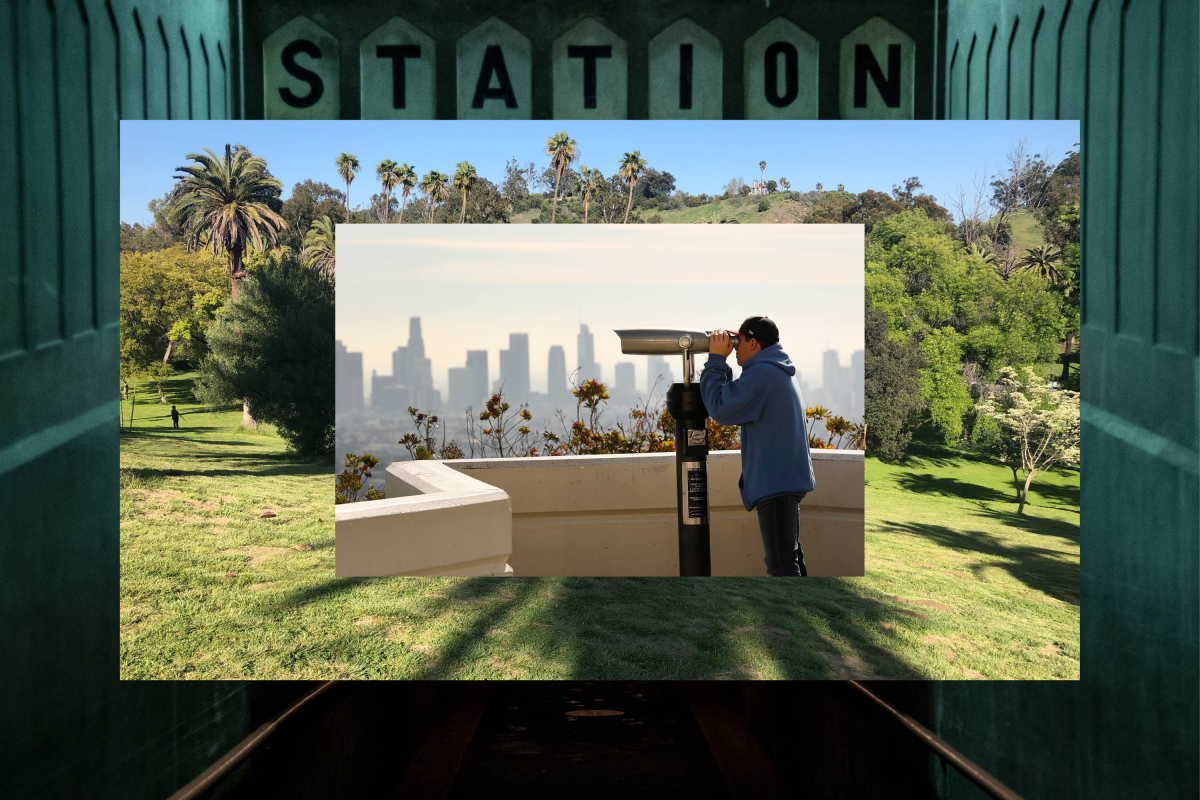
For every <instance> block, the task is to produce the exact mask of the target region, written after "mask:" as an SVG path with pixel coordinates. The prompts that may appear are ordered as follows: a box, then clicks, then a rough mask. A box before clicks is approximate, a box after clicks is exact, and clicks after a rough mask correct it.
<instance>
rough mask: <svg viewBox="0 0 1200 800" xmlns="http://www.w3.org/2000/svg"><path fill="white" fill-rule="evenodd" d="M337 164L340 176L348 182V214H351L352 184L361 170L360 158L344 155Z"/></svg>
mask: <svg viewBox="0 0 1200 800" xmlns="http://www.w3.org/2000/svg"><path fill="white" fill-rule="evenodd" d="M334 163H335V164H337V171H338V175H341V176H342V180H344V181H345V182H346V214H349V213H350V184H351V183H352V182H353V181H354V173H356V172H358V170H359V169H360V168H361V167H360V165H359V163H358V158H356V157H355V156H353V155H351V154H350V153H342V154H341V155H339V156H338V157H337V159H336V160H335V161H334Z"/></svg>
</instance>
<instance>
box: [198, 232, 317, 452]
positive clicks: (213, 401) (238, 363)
mask: <svg viewBox="0 0 1200 800" xmlns="http://www.w3.org/2000/svg"><path fill="white" fill-rule="evenodd" d="M333 294H334V293H333V285H332V284H331V283H330V282H329V281H327V280H325V279H324V278H322V277H321V275H320V274H318V273H317V272H316V271H315V270H312V269H309V268H308V267H306V266H303V265H302V264H300V263H299V262H298V261H296V260H295V259H293V258H291V257H290V256H283V257H280V258H277V259H270V260H268V261H267V263H266V264H264V266H263V267H262V268H260V269H258V270H256V271H255V273H254V274H253V275H251V276H250V277H249V278H248V279H247V280H246V284H245V286H244V287H243V291H242V293H241V294H240V295H239V296H238V298H237V299H236V300H234V301H232V302H231V303H230V304H229V305H227V306H226V308H225V313H224V314H222V315H221V316H220V317H219V318H218V319H217V321H216V323H215V324H214V325H213V326H212V328H210V329H209V333H208V343H209V349H210V353H209V355H208V357H207V358H205V359H204V361H203V362H202V363H201V365H200V378H199V379H198V381H197V383H196V387H195V391H196V394H197V396H198V397H200V399H201V400H202V401H203V402H206V403H208V404H209V405H218V404H220V403H223V402H227V401H228V400H229V399H231V398H235V397H241V398H244V401H245V403H246V404H247V405H248V406H249V409H250V413H251V414H252V415H253V416H254V418H255V419H258V420H261V421H264V422H268V423H271V424H273V425H275V427H276V428H277V430H278V431H279V434H280V436H282V437H283V438H284V439H285V440H287V442H288V445H289V447H290V448H291V449H292V450H293V451H295V452H296V453H298V454H301V455H304V456H317V455H322V456H329V455H332V454H333V448H334V399H333V398H334V390H333V386H334V347H333V339H334V303H333Z"/></svg>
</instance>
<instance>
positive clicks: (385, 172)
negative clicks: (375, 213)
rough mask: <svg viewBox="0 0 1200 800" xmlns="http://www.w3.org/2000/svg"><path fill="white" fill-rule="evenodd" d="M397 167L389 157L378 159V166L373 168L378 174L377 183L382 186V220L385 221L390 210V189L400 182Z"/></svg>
mask: <svg viewBox="0 0 1200 800" xmlns="http://www.w3.org/2000/svg"><path fill="white" fill-rule="evenodd" d="M398 169H399V168H398V167H397V166H396V162H395V161H392V160H391V159H390V158H385V159H384V160H383V161H380V162H379V166H378V167H376V168H375V174H376V175H378V176H379V183H380V184H381V185H382V186H383V221H384V222H387V219H388V212H390V211H391V210H392V189H394V188H396V184H397V183H399V182H400V173H399V171H398Z"/></svg>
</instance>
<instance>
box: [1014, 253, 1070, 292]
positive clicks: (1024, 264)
mask: <svg viewBox="0 0 1200 800" xmlns="http://www.w3.org/2000/svg"><path fill="white" fill-rule="evenodd" d="M1061 262H1062V251H1061V250H1057V249H1055V248H1054V247H1052V246H1051V245H1048V244H1039V245H1038V246H1037V247H1031V248H1029V249H1027V250H1026V251H1025V257H1024V258H1022V259H1021V261H1020V266H1019V267H1018V269H1020V270H1024V271H1028V272H1033V273H1036V274H1038V275H1041V276H1042V277H1043V278H1045V279H1046V280H1048V281H1049V282H1050V283H1052V284H1058V282H1059V280H1061V278H1062V276H1061V275H1060V274H1059V272H1058V270H1057V269H1055V267H1054V265H1055V264H1058V263H1061Z"/></svg>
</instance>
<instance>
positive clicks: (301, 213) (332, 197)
mask: <svg viewBox="0 0 1200 800" xmlns="http://www.w3.org/2000/svg"><path fill="white" fill-rule="evenodd" d="M345 203H346V195H345V194H343V193H342V192H340V191H338V190H337V189H334V188H333V187H332V186H330V185H329V184H327V183H318V182H316V181H312V180H305V181H301V182H300V183H297V184H295V185H294V186H293V187H292V194H291V196H290V197H289V198H288V199H287V200H285V201H284V202H283V210H282V211H280V216H282V217H283V218H284V220H285V221H286V222H287V229H286V230H285V231H284V233H283V237H282V238H281V239H280V243H281V244H283V245H285V246H287V247H289V248H291V250H292V252H293V253H299V252H300V250H301V249H302V248H303V247H304V237H305V235H307V233H308V231H309V229H310V228H311V227H312V224H313V222H315V221H316V220H318V219H320V218H321V217H329V220H330V221H331V222H333V223H334V224H335V225H336V224H339V223H342V222H345V221H346V208H345Z"/></svg>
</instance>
